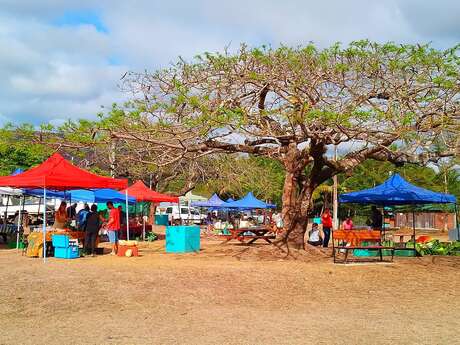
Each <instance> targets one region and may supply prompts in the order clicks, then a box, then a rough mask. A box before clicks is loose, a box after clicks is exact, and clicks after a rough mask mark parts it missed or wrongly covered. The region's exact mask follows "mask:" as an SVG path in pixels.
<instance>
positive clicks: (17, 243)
mask: <svg viewBox="0 0 460 345" xmlns="http://www.w3.org/2000/svg"><path fill="white" fill-rule="evenodd" d="M21 201H22V205H21ZM22 207H24V196H22V198H21V197H19V217H18V230H17V231H18V232H17V234H16V250H19V231H20V230H21V224H22V219H21V208H22Z"/></svg>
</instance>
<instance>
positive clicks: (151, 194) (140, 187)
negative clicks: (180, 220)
mask: <svg viewBox="0 0 460 345" xmlns="http://www.w3.org/2000/svg"><path fill="white" fill-rule="evenodd" d="M124 192H127V193H128V195H129V196H132V197H134V198H136V200H137V201H148V202H153V203H159V202H174V203H178V202H179V198H178V197H177V196H171V195H166V194H161V193H158V192H155V191H154V190H151V189H150V188H149V187H147V186H146V185H145V184H144V182H142V181H141V180H138V181H136V182H135V183H134V184H133V185H131V186H130V187H128V188H126V189H125V190H124ZM142 237H143V239H144V240H145V219H144V217H142Z"/></svg>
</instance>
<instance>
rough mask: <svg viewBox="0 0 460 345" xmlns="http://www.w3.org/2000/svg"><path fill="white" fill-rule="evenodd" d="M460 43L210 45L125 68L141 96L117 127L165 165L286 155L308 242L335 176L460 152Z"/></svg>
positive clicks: (289, 209) (290, 216)
mask: <svg viewBox="0 0 460 345" xmlns="http://www.w3.org/2000/svg"><path fill="white" fill-rule="evenodd" d="M458 52H459V47H454V48H452V49H448V50H444V51H439V50H435V49H433V48H431V47H430V46H428V45H398V44H393V43H387V44H377V43H372V42H368V41H359V42H354V43H351V44H350V45H349V46H347V47H344V48H342V47H341V46H340V45H339V44H336V45H333V46H332V47H330V48H327V49H317V48H315V46H313V45H311V44H309V45H307V46H303V47H297V48H290V47H285V46H282V47H280V48H277V49H272V48H269V47H262V48H255V49H249V48H248V47H246V46H244V45H243V46H241V48H240V49H239V50H238V51H237V52H235V53H229V52H227V51H226V52H224V53H213V54H210V53H206V54H204V55H201V56H197V57H196V58H195V59H194V60H193V61H191V62H189V61H185V60H183V59H179V61H178V62H177V63H176V64H174V65H172V66H171V67H170V68H167V69H163V70H159V71H157V72H153V73H150V72H147V71H146V72H142V73H128V74H127V75H126V76H124V79H123V84H122V86H123V88H124V89H125V90H127V91H129V92H131V94H132V102H131V105H130V106H131V107H132V108H131V110H130V109H126V111H125V113H124V116H123V117H122V118H120V119H119V125H118V127H113V126H112V127H110V128H108V127H107V128H106V130H107V131H108V132H109V133H110V134H109V135H110V137H111V138H113V139H116V140H117V141H119V142H123V143H126V144H128V143H130V144H133V143H137V148H138V155H139V156H140V157H146V159H145V160H144V161H145V163H149V162H153V163H155V164H157V165H159V166H161V165H167V164H173V163H175V162H179V161H189V162H195V161H197V160H198V159H200V158H202V157H204V156H207V155H210V154H221V153H243V154H249V155H259V156H266V157H270V158H274V159H276V160H278V161H280V162H281V164H282V166H283V167H284V170H285V179H284V187H283V196H282V201H283V205H282V215H283V219H284V224H285V228H286V229H285V230H286V231H285V237H284V238H285V239H286V240H288V241H289V242H295V243H297V244H300V245H302V244H303V235H304V231H305V228H306V222H307V214H308V211H309V209H310V207H311V199H312V194H313V192H314V191H315V189H316V188H317V187H318V186H319V185H321V184H322V183H323V182H324V181H326V180H328V179H330V178H331V177H332V176H334V175H336V174H339V173H342V172H348V173H349V172H351V171H352V170H353V169H354V168H355V167H356V166H358V165H360V164H361V163H362V162H364V161H365V160H366V159H374V160H378V161H390V162H393V163H395V164H404V163H406V162H411V163H419V164H420V163H422V164H425V163H427V162H429V161H436V160H438V159H439V158H441V157H448V156H452V155H455V154H456V153H457V154H458V148H459V138H458V129H459V117H460V104H459V96H460V93H459V90H460V79H459V65H460V60H459V57H458ZM334 145H337V147H338V150H339V153H340V154H339V157H340V158H339V159H337V160H334V159H332V158H331V155H330V154H329V153H330V151H331V148H332V147H333V146H334ZM147 157H148V158H147Z"/></svg>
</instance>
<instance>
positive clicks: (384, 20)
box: [0, 0, 460, 124]
mask: <svg viewBox="0 0 460 345" xmlns="http://www.w3.org/2000/svg"><path fill="white" fill-rule="evenodd" d="M459 14H460V2H459V1H454V0H439V1H437V2H434V1H418V0H386V1H381V0H380V1H376V0H375V1H373V0H349V1H340V0H337V1H327V2H326V1H322V2H321V1H309V0H303V1H302V0H284V1H279V0H265V1H263V0H252V1H248V0H245V1H242V0H233V1H211V0H190V1H179V0H169V1H167V2H165V1H154V0H150V1H148V0H132V1H117V0H99V1H91V0H78V1H76V0H67V1H57V0H42V1H36V0H0V75H2V78H1V79H0V124H4V123H6V122H14V123H18V122H31V123H34V124H39V123H43V122H51V123H56V124H59V123H62V122H63V121H65V120H66V119H68V118H73V119H75V118H80V117H84V118H93V117H95V115H96V114H97V112H99V111H100V109H101V108H100V107H101V106H110V105H111V104H112V103H113V102H122V101H123V100H125V99H126V98H127V97H128V96H127V95H126V94H123V93H122V92H121V91H120V90H119V88H118V83H119V80H120V77H121V76H122V75H123V74H124V73H125V72H126V71H129V70H133V71H142V70H144V69H149V70H155V69H157V68H161V67H164V66H167V65H168V64H169V63H170V62H172V61H174V60H175V59H176V58H177V56H179V55H180V56H183V57H186V58H191V57H193V56H194V55H196V54H198V53H202V52H204V51H217V50H222V49H223V48H224V47H226V46H228V45H230V47H231V48H232V47H233V48H235V47H238V45H239V44H240V43H242V42H245V43H247V44H249V45H251V46H256V45H261V44H271V45H273V46H276V45H279V44H280V43H284V44H288V45H299V44H304V43H307V42H310V41H313V42H315V43H316V44H317V45H319V46H323V47H324V46H328V45H330V44H332V43H333V42H336V41H340V42H343V43H345V44H346V43H347V42H349V41H352V40H356V39H363V38H369V39H371V40H376V41H388V40H392V41H396V42H412V43H413V42H420V43H426V42H432V44H433V45H434V46H436V47H439V48H446V47H449V46H452V45H454V44H456V43H458V42H460V21H459V20H458V16H459Z"/></svg>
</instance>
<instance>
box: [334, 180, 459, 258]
mask: <svg viewBox="0 0 460 345" xmlns="http://www.w3.org/2000/svg"><path fill="white" fill-rule="evenodd" d="M339 201H340V202H341V203H355V204H373V205H377V206H381V207H382V208H383V207H385V206H396V205H412V215H413V219H415V213H414V212H415V207H416V206H417V205H425V204H456V198H455V196H453V195H450V194H444V193H437V192H433V191H431V190H428V189H424V188H421V187H417V186H415V185H413V184H411V183H409V182H407V181H406V180H405V179H403V178H402V177H401V176H400V175H399V174H394V175H392V176H391V177H390V178H388V179H387V180H386V181H385V182H384V183H382V184H381V185H378V186H376V187H374V188H370V189H365V190H361V191H357V192H352V193H345V194H341V195H340V197H339ZM412 231H413V233H412V240H413V241H414V243H415V241H416V234H415V221H413V229H412ZM458 231H459V227H458V224H457V232H458ZM414 247H415V245H414ZM414 250H415V248H414Z"/></svg>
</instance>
